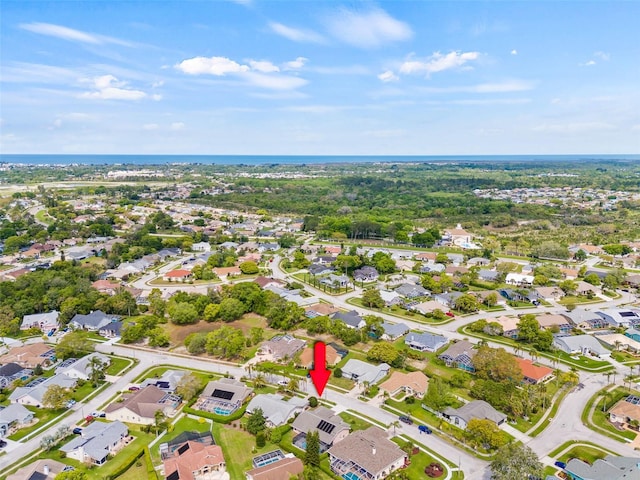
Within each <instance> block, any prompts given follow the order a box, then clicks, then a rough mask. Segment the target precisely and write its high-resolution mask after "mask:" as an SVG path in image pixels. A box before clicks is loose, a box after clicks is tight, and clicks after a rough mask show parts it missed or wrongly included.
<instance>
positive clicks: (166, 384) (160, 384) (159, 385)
mask: <svg viewBox="0 0 640 480" xmlns="http://www.w3.org/2000/svg"><path fill="white" fill-rule="evenodd" d="M156 387H158V388H169V382H158V383H156Z"/></svg>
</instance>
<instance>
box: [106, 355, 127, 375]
mask: <svg viewBox="0 0 640 480" xmlns="http://www.w3.org/2000/svg"><path fill="white" fill-rule="evenodd" d="M109 358H110V359H111V363H110V364H109V366H108V367H107V369H106V370H105V371H104V373H106V374H107V375H118V374H120V373H121V372H122V371H123V370H124V369H125V368H127V367H128V366H129V365H131V364H133V360H130V359H128V358H122V357H109Z"/></svg>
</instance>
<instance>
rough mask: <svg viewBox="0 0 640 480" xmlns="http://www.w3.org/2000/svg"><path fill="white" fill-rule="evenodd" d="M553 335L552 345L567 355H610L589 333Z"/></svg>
mask: <svg viewBox="0 0 640 480" xmlns="http://www.w3.org/2000/svg"><path fill="white" fill-rule="evenodd" d="M553 337H554V338H553V345H554V346H555V347H556V348H558V349H560V350H562V351H563V352H565V353H568V354H569V355H593V356H594V357H601V358H602V357H609V356H611V352H610V351H609V350H607V349H606V348H605V347H603V346H602V344H601V343H600V342H598V340H596V339H595V338H594V337H592V336H591V335H574V336H562V335H554V336H553Z"/></svg>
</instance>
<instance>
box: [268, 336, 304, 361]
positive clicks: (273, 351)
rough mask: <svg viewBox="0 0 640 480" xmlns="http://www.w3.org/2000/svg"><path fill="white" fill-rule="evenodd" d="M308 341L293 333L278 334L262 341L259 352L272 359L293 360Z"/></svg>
mask: <svg viewBox="0 0 640 480" xmlns="http://www.w3.org/2000/svg"><path fill="white" fill-rule="evenodd" d="M306 344H307V342H305V341H304V340H300V339H297V338H295V337H294V336H292V335H276V336H275V337H273V338H272V339H271V340H267V341H265V342H262V344H261V345H260V348H259V349H258V352H257V354H258V355H260V356H268V357H269V358H270V359H271V360H274V361H281V360H285V361H286V360H292V359H293V357H295V355H296V353H298V352H299V351H300V350H302V349H303V348H304V347H305V345H306Z"/></svg>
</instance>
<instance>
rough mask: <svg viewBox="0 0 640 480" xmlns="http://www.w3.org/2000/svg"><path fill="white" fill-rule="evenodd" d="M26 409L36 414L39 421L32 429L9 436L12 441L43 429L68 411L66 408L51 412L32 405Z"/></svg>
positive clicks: (25, 429) (22, 430) (48, 409)
mask: <svg viewBox="0 0 640 480" xmlns="http://www.w3.org/2000/svg"><path fill="white" fill-rule="evenodd" d="M25 408H27V409H28V410H31V411H32V412H34V414H35V418H37V419H38V422H37V423H36V424H35V425H33V426H31V427H28V428H21V429H20V430H18V431H17V432H16V433H14V434H13V435H11V436H9V439H11V440H20V439H22V438H24V437H25V436H27V435H29V434H30V433H31V432H33V431H35V430H37V429H39V428H42V426H43V425H45V424H47V423H48V422H50V421H51V420H53V419H54V418H55V417H57V416H59V415H62V414H63V413H65V412H66V411H67V410H66V409H65V408H63V409H61V410H51V409H50V408H36V407H32V406H30V405H27V406H26V407H25Z"/></svg>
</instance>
